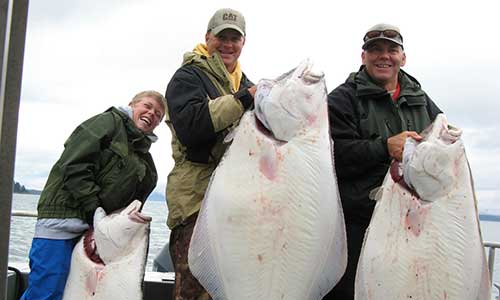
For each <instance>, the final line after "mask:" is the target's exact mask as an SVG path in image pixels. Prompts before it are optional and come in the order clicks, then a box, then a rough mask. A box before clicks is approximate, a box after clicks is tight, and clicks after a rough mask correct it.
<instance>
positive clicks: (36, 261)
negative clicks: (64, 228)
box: [21, 237, 80, 300]
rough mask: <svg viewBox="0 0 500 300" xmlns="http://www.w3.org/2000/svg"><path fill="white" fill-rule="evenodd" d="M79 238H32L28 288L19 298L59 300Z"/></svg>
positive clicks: (25, 299) (27, 299) (24, 299)
mask: <svg viewBox="0 0 500 300" xmlns="http://www.w3.org/2000/svg"><path fill="white" fill-rule="evenodd" d="M79 239H80V238H79V237H77V238H74V239H70V240H52V239H43V238H34V239H33V243H32V244H31V250H30V254H29V256H30V269H31V271H30V274H29V276H28V288H27V289H26V291H25V292H24V294H23V296H22V297H21V300H60V299H62V296H63V293H64V286H65V285H66V280H67V279H68V275H69V267H70V265H71V253H72V252H73V248H74V247H75V245H76V243H77V242H78V240H79Z"/></svg>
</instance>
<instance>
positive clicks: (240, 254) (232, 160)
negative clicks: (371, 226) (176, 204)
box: [189, 61, 347, 300]
mask: <svg viewBox="0 0 500 300" xmlns="http://www.w3.org/2000/svg"><path fill="white" fill-rule="evenodd" d="M255 101H256V102H255V106H256V108H255V110H254V111H250V112H247V113H245V114H244V116H243V117H242V119H241V121H240V124H239V126H238V127H237V129H236V132H235V135H234V139H233V142H232V144H231V146H230V148H229V149H228V151H227V152H226V154H225V156H224V158H223V160H222V161H221V163H220V165H219V166H218V168H217V169H216V171H215V173H214V175H213V177H212V179H211V182H210V185H209V188H208V190H207V193H206V195H205V199H204V200H203V204H202V208H201V211H200V213H199V216H198V220H197V223H196V226H195V229H194V234H193V237H192V240H191V245H190V248H189V266H190V269H191V271H192V273H193V274H194V275H195V276H196V278H197V279H198V280H199V281H200V283H201V284H202V285H203V286H204V287H205V288H206V289H207V291H208V292H209V293H210V295H211V296H212V298H213V299H230V300H233V299H238V300H244V299H251V300H255V299H266V300H275V299H276V300H277V299H286V300H294V299H295V300H308V299H321V298H322V296H323V295H325V294H326V293H328V291H330V290H331V289H332V288H333V287H334V285H335V284H336V283H337V282H338V280H339V279H340V277H341V276H342V275H343V273H344V270H345V266H346V260H347V250H346V241H345V226H344V219H343V213H342V207H341V205H340V199H339V193H338V189H337V181H336V176H335V171H334V163H333V152H332V151H333V150H332V149H333V144H332V142H331V139H330V135H329V127H328V113H327V103H326V86H325V81H324V75H323V73H322V72H315V71H314V70H313V69H312V63H311V62H310V61H305V62H303V63H302V64H301V65H299V66H298V67H297V68H296V69H294V70H292V71H291V72H289V73H286V74H284V75H283V76H281V77H280V78H278V79H276V80H261V81H260V82H259V84H258V88H257V94H256V97H255ZM256 114H257V115H258V118H259V120H257V118H256ZM264 126H265V127H266V128H267V129H266V128H264Z"/></svg>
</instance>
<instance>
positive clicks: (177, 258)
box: [169, 214, 211, 300]
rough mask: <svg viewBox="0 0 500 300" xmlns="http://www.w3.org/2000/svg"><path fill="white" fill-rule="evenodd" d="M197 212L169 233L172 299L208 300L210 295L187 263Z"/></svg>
mask: <svg viewBox="0 0 500 300" xmlns="http://www.w3.org/2000/svg"><path fill="white" fill-rule="evenodd" d="M196 217H197V214H195V215H193V216H190V217H189V218H187V219H186V221H184V223H182V224H180V225H177V226H176V227H175V228H174V229H172V232H171V233H170V244H169V250H170V257H171V258H172V263H173V265H174V271H175V284H174V297H173V299H174V300H210V299H211V298H210V295H209V294H208V293H207V291H206V290H205V289H204V288H203V286H201V284H200V283H199V282H198V280H197V279H196V278H195V277H194V276H193V274H192V273H191V270H189V265H188V251H189V244H190V243H191V236H192V235H193V230H194V225H195V223H196Z"/></svg>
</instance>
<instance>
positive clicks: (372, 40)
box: [362, 36, 403, 50]
mask: <svg viewBox="0 0 500 300" xmlns="http://www.w3.org/2000/svg"><path fill="white" fill-rule="evenodd" d="M378 40H386V41H390V42H393V43H395V44H397V45H399V46H401V48H403V43H401V42H400V41H398V40H396V39H391V38H388V37H384V36H381V37H376V38H373V39H369V40H368V41H366V42H365V43H364V44H363V47H362V48H363V50H366V48H368V46H369V45H370V44H372V43H373V42H376V41H378Z"/></svg>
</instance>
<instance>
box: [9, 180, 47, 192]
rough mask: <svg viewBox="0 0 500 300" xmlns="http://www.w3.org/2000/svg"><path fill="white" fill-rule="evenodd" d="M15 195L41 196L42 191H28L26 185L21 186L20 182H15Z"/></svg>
mask: <svg viewBox="0 0 500 300" xmlns="http://www.w3.org/2000/svg"><path fill="white" fill-rule="evenodd" d="M14 193H15V194H32V195H40V193H41V191H38V190H32V189H28V188H26V187H25V186H24V185H22V184H20V183H19V182H17V181H14Z"/></svg>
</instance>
